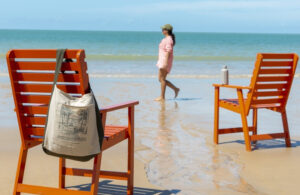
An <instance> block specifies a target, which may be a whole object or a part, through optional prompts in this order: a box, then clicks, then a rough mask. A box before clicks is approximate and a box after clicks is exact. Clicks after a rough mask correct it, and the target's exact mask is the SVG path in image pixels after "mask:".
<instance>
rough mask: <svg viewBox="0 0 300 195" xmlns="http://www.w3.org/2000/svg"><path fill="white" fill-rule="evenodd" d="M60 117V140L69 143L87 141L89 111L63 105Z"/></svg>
mask: <svg viewBox="0 0 300 195" xmlns="http://www.w3.org/2000/svg"><path fill="white" fill-rule="evenodd" d="M57 111H58V112H59V114H58V116H60V117H59V119H58V129H59V131H60V134H59V138H61V139H63V140H67V141H86V135H87V125H88V124H87V122H88V109H87V108H76V107H72V106H68V105H64V104H62V105H61V107H60V109H57Z"/></svg>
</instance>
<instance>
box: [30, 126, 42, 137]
mask: <svg viewBox="0 0 300 195" xmlns="http://www.w3.org/2000/svg"><path fill="white" fill-rule="evenodd" d="M26 131H27V132H28V135H31V136H44V128H41V127H30V128H26Z"/></svg>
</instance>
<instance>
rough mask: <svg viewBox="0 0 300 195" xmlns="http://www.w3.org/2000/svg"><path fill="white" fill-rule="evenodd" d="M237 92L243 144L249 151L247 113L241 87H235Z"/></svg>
mask: <svg viewBox="0 0 300 195" xmlns="http://www.w3.org/2000/svg"><path fill="white" fill-rule="evenodd" d="M237 94H238V98H239V104H240V113H241V119H242V124H243V131H244V139H245V145H246V150H247V151H251V142H250V136H249V126H248V122H247V115H246V109H245V103H244V97H243V92H242V90H241V89H237Z"/></svg>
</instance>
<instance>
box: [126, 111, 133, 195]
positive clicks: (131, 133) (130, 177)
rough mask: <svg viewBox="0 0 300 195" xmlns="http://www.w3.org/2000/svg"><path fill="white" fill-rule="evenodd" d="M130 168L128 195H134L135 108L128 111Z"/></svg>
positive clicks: (128, 170)
mask: <svg viewBox="0 0 300 195" xmlns="http://www.w3.org/2000/svg"><path fill="white" fill-rule="evenodd" d="M128 127H129V128H128V132H129V138H128V157H127V158H128V164H127V166H128V168H127V173H128V174H129V177H128V180H127V194H128V195H129V194H130V195H132V194H133V186H134V184H133V182H134V108H133V107H130V108H129V110H128Z"/></svg>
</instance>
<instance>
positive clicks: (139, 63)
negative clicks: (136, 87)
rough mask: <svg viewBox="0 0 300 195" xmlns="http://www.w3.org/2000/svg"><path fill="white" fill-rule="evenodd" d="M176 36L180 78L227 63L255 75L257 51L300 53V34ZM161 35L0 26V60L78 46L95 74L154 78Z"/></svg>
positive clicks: (176, 66)
mask: <svg viewBox="0 0 300 195" xmlns="http://www.w3.org/2000/svg"><path fill="white" fill-rule="evenodd" d="M175 34H176V45H175V47H174V56H175V60H174V68H173V70H172V74H173V76H175V75H176V76H178V77H188V76H189V77H191V76H194V77H197V76H198V77H199V76H202V77H205V76H212V75H219V70H220V69H221V67H222V66H223V65H227V66H228V68H229V69H230V72H231V74H232V75H236V76H238V75H245V74H251V73H252V69H253V65H254V60H255V58H256V55H257V53H259V52H295V53H300V44H299V43H300V35H298V34H246V33H244V34H239V33H185V32H175ZM162 38H163V36H162V34H161V32H122V31H118V32H110V31H53V30H51V31H50V30H49V31H47V30H0V59H1V58H2V59H1V61H0V62H1V63H2V64H3V59H4V57H5V54H6V52H7V51H8V50H10V49H20V48H26V49H29V48H32V49H41V48H44V49H47V48H52V49H56V48H70V49H71V48H72V49H79V48H80V49H85V51H86V55H87V61H88V64H89V70H90V72H92V73H93V74H94V75H95V76H97V75H98V76H104V75H103V74H105V75H106V76H107V75H111V74H112V75H114V76H118V75H119V76H126V75H127V76H128V75H129V76H132V77H134V76H139V77H142V76H145V77H151V76H152V77H153V75H156V73H157V69H156V67H155V64H156V61H157V54H158V44H159V42H160V40H161V39H162ZM0 71H1V72H6V66H3V65H1V67H0Z"/></svg>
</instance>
